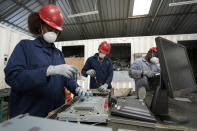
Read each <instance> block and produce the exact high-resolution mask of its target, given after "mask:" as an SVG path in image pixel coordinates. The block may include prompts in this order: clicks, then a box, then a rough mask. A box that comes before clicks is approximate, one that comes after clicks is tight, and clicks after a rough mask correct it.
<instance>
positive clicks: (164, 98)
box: [150, 76, 188, 124]
mask: <svg viewBox="0 0 197 131" xmlns="http://www.w3.org/2000/svg"><path fill="white" fill-rule="evenodd" d="M168 104H169V103H168V92H167V88H166V86H165V83H164V81H163V79H162V76H161V77H160V86H158V87H157V88H156V91H155V92H154V96H153V99H152V102H151V107H150V110H151V111H152V113H153V114H154V115H155V116H156V118H159V119H160V120H161V121H162V122H164V123H167V124H183V123H187V122H188V119H187V118H186V119H184V120H179V119H177V118H173V117H172V116H169V114H168V108H169V105H168Z"/></svg>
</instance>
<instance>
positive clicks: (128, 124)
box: [47, 93, 197, 131]
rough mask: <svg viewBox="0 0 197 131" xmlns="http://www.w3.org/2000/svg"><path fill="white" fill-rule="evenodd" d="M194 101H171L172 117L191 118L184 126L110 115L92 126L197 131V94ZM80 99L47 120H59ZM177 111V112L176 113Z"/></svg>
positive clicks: (150, 97) (56, 111)
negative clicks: (184, 116) (104, 121)
mask: <svg viewBox="0 0 197 131" xmlns="http://www.w3.org/2000/svg"><path fill="white" fill-rule="evenodd" d="M188 98H190V99H191V100H192V102H191V103H188V102H179V101H175V100H169V103H170V104H169V105H170V109H169V113H170V114H171V115H180V116H181V113H182V114H184V115H186V116H187V117H188V118H189V122H188V123H186V124H182V125H173V124H165V123H162V122H157V123H151V122H144V121H137V120H133V119H128V118H123V117H117V116H111V115H110V114H109V121H108V123H107V124H103V123H102V124H101V123H92V125H97V126H107V127H111V128H112V129H113V131H117V130H118V129H132V130H145V131H149V130H150V131H154V130H155V131H158V130H161V131H166V130H172V131H175V130H176V131H177V130H178V131H183V130H186V131H187V130H188V131H197V93H192V94H190V95H189V96H188ZM151 99H152V96H151V94H148V96H147V97H146V100H145V101H146V103H147V104H148V105H150V102H151ZM78 100H79V98H74V99H73V100H72V101H71V102H69V103H68V104H66V105H63V106H61V107H60V108H58V109H56V110H54V111H52V112H51V113H49V115H48V116H47V118H49V119H57V113H58V112H61V111H62V110H65V109H66V108H69V107H70V106H71V105H72V104H74V103H75V102H76V101H78ZM175 111H177V112H175Z"/></svg>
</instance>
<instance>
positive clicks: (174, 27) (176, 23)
mask: <svg viewBox="0 0 197 131" xmlns="http://www.w3.org/2000/svg"><path fill="white" fill-rule="evenodd" d="M194 7H195V6H194V5H191V6H187V8H186V10H184V13H188V12H189V11H190V10H192V9H193V8H194ZM185 19H187V17H178V18H176V21H174V22H173V24H172V26H171V27H172V28H171V31H170V32H175V31H176V30H177V29H178V27H179V26H180V25H181V24H182V23H183V22H184V21H185Z"/></svg>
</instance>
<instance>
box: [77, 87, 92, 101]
mask: <svg viewBox="0 0 197 131" xmlns="http://www.w3.org/2000/svg"><path fill="white" fill-rule="evenodd" d="M75 93H76V94H77V95H78V96H79V97H80V98H81V100H84V99H85V97H87V98H89V96H93V94H92V92H89V91H87V90H85V89H83V88H82V87H77V88H76V89H75Z"/></svg>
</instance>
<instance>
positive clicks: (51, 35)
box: [43, 32, 57, 43]
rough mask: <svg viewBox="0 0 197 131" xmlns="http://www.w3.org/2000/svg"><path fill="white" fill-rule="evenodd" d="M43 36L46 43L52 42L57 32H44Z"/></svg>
mask: <svg viewBox="0 0 197 131" xmlns="http://www.w3.org/2000/svg"><path fill="white" fill-rule="evenodd" d="M43 38H44V40H45V41H46V42H47V43H54V42H55V41H56V39H57V34H56V33H55V32H47V33H44V35H43Z"/></svg>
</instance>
